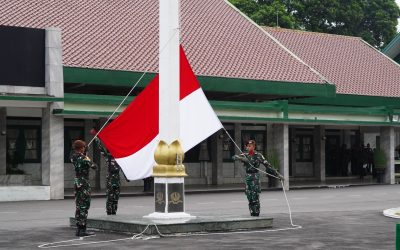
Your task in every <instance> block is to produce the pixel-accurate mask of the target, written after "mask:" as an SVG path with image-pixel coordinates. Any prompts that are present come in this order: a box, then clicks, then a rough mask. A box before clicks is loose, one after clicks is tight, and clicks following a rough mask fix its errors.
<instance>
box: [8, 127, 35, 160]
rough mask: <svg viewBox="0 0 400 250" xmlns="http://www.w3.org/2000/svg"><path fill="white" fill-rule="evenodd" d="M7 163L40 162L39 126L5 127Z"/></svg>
mask: <svg viewBox="0 0 400 250" xmlns="http://www.w3.org/2000/svg"><path fill="white" fill-rule="evenodd" d="M6 140H7V163H10V164H20V163H39V162H41V144H40V143H41V133H40V126H29V125H26V126H25V125H9V126H7V139H6Z"/></svg>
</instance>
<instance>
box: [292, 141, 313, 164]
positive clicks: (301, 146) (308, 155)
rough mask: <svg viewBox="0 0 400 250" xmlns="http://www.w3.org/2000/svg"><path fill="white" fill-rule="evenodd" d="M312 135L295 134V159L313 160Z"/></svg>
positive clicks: (300, 160) (301, 160) (299, 160)
mask: <svg viewBox="0 0 400 250" xmlns="http://www.w3.org/2000/svg"><path fill="white" fill-rule="evenodd" d="M312 144H313V137H312V135H296V138H295V149H296V161H298V162H310V161H313V148H312Z"/></svg>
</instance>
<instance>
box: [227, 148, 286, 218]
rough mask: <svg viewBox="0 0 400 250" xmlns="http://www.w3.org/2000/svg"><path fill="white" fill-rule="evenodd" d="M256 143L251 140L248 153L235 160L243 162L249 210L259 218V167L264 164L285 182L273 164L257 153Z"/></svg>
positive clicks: (234, 157) (236, 157) (238, 156)
mask: <svg viewBox="0 0 400 250" xmlns="http://www.w3.org/2000/svg"><path fill="white" fill-rule="evenodd" d="M255 149H256V142H255V141H254V140H249V141H248V142H247V143H246V150H247V152H246V153H244V154H240V155H234V156H233V160H238V161H241V162H243V164H244V167H245V170H246V176H245V183H246V189H245V193H246V197H247V200H248V201H249V210H250V215H251V216H259V214H260V193H261V185H260V173H259V169H258V168H259V166H260V164H263V165H264V166H265V168H266V170H267V171H268V172H269V173H272V175H274V176H275V177H277V178H279V179H281V180H283V176H282V175H280V174H279V173H278V171H276V170H275V169H274V168H272V167H271V164H269V162H268V161H267V160H266V159H265V158H264V156H263V155H262V154H260V153H259V152H257V151H256V150H255Z"/></svg>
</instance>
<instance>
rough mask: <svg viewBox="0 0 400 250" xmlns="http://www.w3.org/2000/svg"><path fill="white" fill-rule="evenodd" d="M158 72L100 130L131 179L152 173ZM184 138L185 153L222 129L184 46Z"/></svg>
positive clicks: (181, 68)
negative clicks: (111, 120) (113, 118)
mask: <svg viewBox="0 0 400 250" xmlns="http://www.w3.org/2000/svg"><path fill="white" fill-rule="evenodd" d="M158 93H159V84H158V75H156V76H155V77H154V79H153V80H152V81H151V82H150V84H149V85H148V86H147V87H146V88H145V89H144V90H143V91H142V92H141V93H140V94H139V95H138V96H137V97H136V98H135V99H134V100H133V101H132V102H131V103H130V104H129V105H128V106H127V107H126V109H125V110H124V111H123V112H122V113H121V114H120V115H119V116H118V117H117V118H116V119H115V120H114V121H113V122H111V123H110V124H109V125H108V126H106V127H105V128H104V129H103V130H102V131H101V132H100V133H99V135H98V136H99V138H100V140H101V141H102V142H103V143H104V144H105V146H106V147H107V149H108V150H109V151H110V153H111V154H112V155H113V156H114V158H115V159H116V161H117V162H118V164H119V165H120V166H121V168H122V170H123V171H124V174H125V176H126V177H127V178H128V179H129V180H139V179H143V178H146V177H149V176H150V175H151V174H152V171H153V166H154V164H155V161H154V151H155V149H156V147H157V145H158V142H159V115H158V112H159V110H158V103H159V100H158ZM179 112H180V113H179V117H180V138H179V139H180V141H181V143H182V148H183V150H184V152H186V151H188V150H189V149H191V148H192V147H194V146H196V145H197V144H198V143H200V142H201V141H203V140H204V139H206V138H207V137H209V136H210V135H212V134H213V133H215V132H216V131H218V130H219V129H221V128H222V124H221V122H220V121H219V119H218V117H217V115H216V114H215V112H214V110H213V109H212V108H211V105H210V104H209V102H208V100H207V98H206V96H205V95H204V92H203V90H202V89H201V87H200V84H199V82H198V81H197V79H196V76H195V75H194V73H193V71H192V68H191V67H190V65H189V62H188V60H187V58H186V56H185V52H184V51H183V49H182V47H181V48H180V100H179Z"/></svg>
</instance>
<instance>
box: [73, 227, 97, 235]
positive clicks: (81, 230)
mask: <svg viewBox="0 0 400 250" xmlns="http://www.w3.org/2000/svg"><path fill="white" fill-rule="evenodd" d="M76 234H77V236H79V237H84V236H92V235H95V233H93V232H87V231H86V226H80V227H78V230H77V233H76Z"/></svg>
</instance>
